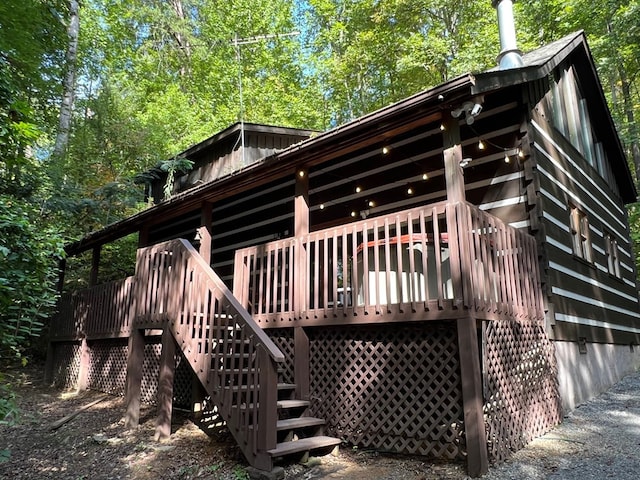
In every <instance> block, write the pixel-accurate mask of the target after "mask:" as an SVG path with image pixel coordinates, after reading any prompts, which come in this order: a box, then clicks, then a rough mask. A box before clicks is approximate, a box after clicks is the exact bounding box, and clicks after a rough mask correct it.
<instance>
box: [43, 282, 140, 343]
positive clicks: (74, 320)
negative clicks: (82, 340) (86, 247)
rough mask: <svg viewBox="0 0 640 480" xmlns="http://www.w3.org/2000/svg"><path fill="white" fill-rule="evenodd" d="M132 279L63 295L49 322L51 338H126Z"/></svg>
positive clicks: (130, 316) (128, 324) (129, 323)
mask: <svg viewBox="0 0 640 480" xmlns="http://www.w3.org/2000/svg"><path fill="white" fill-rule="evenodd" d="M132 286H133V277H128V278H125V279H123V280H116V281H113V282H109V283H105V284H102V285H96V286H95V287H92V288H87V289H83V290H79V291H77V292H73V293H66V294H64V295H63V296H62V297H61V298H60V301H59V312H58V314H57V315H56V317H55V318H54V319H53V325H54V326H55V328H52V329H51V335H50V337H51V339H52V340H61V339H76V338H78V336H79V335H83V336H86V337H87V338H88V339H91V338H98V337H99V338H118V337H128V336H129V332H130V330H131V320H132V311H131V308H130V305H131V300H132Z"/></svg>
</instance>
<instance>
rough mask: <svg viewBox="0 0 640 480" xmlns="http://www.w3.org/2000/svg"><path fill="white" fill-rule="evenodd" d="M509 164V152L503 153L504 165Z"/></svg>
mask: <svg viewBox="0 0 640 480" xmlns="http://www.w3.org/2000/svg"><path fill="white" fill-rule="evenodd" d="M510 162H511V158H509V152H508V151H505V152H504V163H510Z"/></svg>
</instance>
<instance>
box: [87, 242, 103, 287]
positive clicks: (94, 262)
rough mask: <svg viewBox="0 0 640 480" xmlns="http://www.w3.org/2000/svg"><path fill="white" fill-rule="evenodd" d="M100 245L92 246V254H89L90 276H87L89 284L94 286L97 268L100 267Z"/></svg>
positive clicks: (96, 281) (96, 280) (96, 279)
mask: <svg viewBox="0 0 640 480" xmlns="http://www.w3.org/2000/svg"><path fill="white" fill-rule="evenodd" d="M101 250H102V245H98V246H97V247H93V254H92V256H91V276H90V277H89V286H90V287H94V286H96V285H97V284H98V270H99V268H100V251H101Z"/></svg>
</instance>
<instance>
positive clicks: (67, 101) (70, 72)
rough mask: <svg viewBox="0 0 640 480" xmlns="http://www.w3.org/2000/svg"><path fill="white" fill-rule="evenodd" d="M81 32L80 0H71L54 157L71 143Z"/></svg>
mask: <svg viewBox="0 0 640 480" xmlns="http://www.w3.org/2000/svg"><path fill="white" fill-rule="evenodd" d="M79 32H80V17H79V6H78V0H69V24H68V26H67V37H68V39H69V44H68V45H67V53H66V56H65V60H66V73H65V77H64V83H63V92H62V104H61V105H60V121H59V123H58V134H57V136H56V144H55V147H54V149H53V156H54V158H62V157H63V156H64V154H65V152H66V150H67V145H68V144H69V131H70V129H71V116H72V111H73V100H74V98H75V84H76V61H77V57H78V35H79Z"/></svg>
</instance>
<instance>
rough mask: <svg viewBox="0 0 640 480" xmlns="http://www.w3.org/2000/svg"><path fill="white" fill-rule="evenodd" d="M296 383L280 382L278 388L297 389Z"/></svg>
mask: <svg viewBox="0 0 640 480" xmlns="http://www.w3.org/2000/svg"><path fill="white" fill-rule="evenodd" d="M295 389H296V384H295V383H278V390H295Z"/></svg>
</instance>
